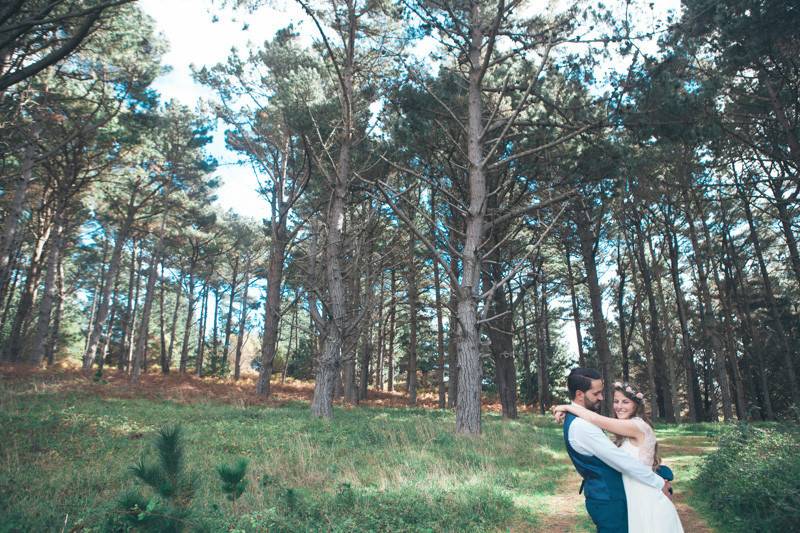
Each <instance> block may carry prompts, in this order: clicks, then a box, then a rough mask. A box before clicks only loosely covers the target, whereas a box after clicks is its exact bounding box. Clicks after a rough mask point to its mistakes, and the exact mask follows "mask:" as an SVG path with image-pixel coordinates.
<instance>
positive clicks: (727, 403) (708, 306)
mask: <svg viewBox="0 0 800 533" xmlns="http://www.w3.org/2000/svg"><path fill="white" fill-rule="evenodd" d="M686 207H687V208H686V211H685V215H686V220H687V222H688V223H689V236H690V239H691V241H692V248H693V249H694V253H695V267H696V268H697V282H698V289H699V293H700V298H701V301H702V311H701V313H700V326H701V328H702V330H703V334H704V337H705V339H706V342H707V343H709V344H710V347H711V351H712V353H713V354H714V366H715V370H716V376H717V383H718V384H719V387H720V392H721V396H722V413H723V417H724V418H725V421H730V420H733V401H732V398H731V389H730V382H729V380H728V372H727V368H726V357H725V352H724V350H723V347H722V343H721V342H720V334H719V324H718V322H717V318H716V314H715V313H714V310H713V307H712V306H713V303H712V300H711V291H710V289H709V287H708V273H707V271H706V269H705V252H704V251H703V250H702V249H701V248H700V242H699V239H698V236H697V229H696V228H695V220H694V216H693V214H692V213H691V211H692V208H691V206H690V205H689V203H688V198H687V206H686ZM707 244H710V243H707Z"/></svg>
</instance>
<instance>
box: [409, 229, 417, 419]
mask: <svg viewBox="0 0 800 533" xmlns="http://www.w3.org/2000/svg"><path fill="white" fill-rule="evenodd" d="M409 249H410V250H412V252H411V254H409V257H410V261H409V263H408V265H407V268H406V290H407V291H408V329H409V339H408V377H407V378H406V385H407V388H408V404H409V405H416V404H417V326H418V324H417V321H418V319H419V317H418V315H417V313H418V308H419V288H418V287H417V276H416V265H415V264H414V259H413V250H414V243H413V239H412V242H411V246H410V247H409Z"/></svg>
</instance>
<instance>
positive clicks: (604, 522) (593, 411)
mask: <svg viewBox="0 0 800 533" xmlns="http://www.w3.org/2000/svg"><path fill="white" fill-rule="evenodd" d="M567 389H568V390H569V396H570V399H571V400H572V403H570V404H568V405H559V406H556V407H554V408H553V412H554V413H555V415H556V418H557V419H559V420H563V422H564V442H565V444H566V446H567V453H568V454H569V457H570V459H572V463H573V464H574V465H575V469H576V470H577V471H578V473H579V474H580V475H581V477H583V483H582V485H581V490H582V491H583V493H584V495H585V497H586V510H587V511H589V516H591V518H592V521H593V522H594V523H595V525H596V526H597V531H598V533H682V532H683V527H682V526H681V521H680V518H679V517H678V513H677V511H676V510H675V506H674V505H673V504H672V489H671V485H670V482H669V480H670V479H672V472H671V471H670V470H669V469H668V468H666V467H663V466H660V459H659V458H658V455H657V443H656V437H655V433H654V431H653V428H652V426H651V425H650V423H649V421H648V420H647V418H646V415H645V413H644V395H643V394H642V393H640V392H637V391H636V389H635V388H633V387H632V386H630V385H628V384H627V383H619V382H618V383H615V384H614V414H615V415H616V417H615V418H609V417H606V416H602V415H600V413H599V410H600V404H601V402H602V400H603V380H602V378H601V376H600V373H599V372H597V371H596V370H592V369H589V368H575V369H573V370H572V372H570V374H569V376H568V377H567ZM603 430H606V431H608V432H609V433H611V434H613V436H614V439H615V440H614V442H612V441H611V440H609V438H608V437H606V435H605V433H603ZM657 472H658V473H657ZM662 476H663V477H662Z"/></svg>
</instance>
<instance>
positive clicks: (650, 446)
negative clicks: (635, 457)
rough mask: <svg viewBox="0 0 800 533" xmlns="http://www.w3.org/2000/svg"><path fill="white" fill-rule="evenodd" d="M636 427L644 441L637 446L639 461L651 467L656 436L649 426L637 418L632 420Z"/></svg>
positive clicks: (654, 453)
mask: <svg viewBox="0 0 800 533" xmlns="http://www.w3.org/2000/svg"><path fill="white" fill-rule="evenodd" d="M631 420H633V423H634V424H636V427H638V428H639V430H641V432H642V434H643V435H644V439H643V440H642V442H641V444H639V459H640V460H641V461H642V462H643V463H644V464H646V465H648V466H651V465H652V464H653V461H654V459H655V455H656V434H655V432H654V431H653V428H651V427H650V424H648V423H647V422H645V421H644V420H642V419H641V418H639V417H638V416H637V417H635V418H632V419H631Z"/></svg>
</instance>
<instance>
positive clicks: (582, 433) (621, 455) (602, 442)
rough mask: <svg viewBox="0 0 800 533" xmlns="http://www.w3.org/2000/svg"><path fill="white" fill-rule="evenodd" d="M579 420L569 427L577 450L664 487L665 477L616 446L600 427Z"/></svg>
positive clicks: (627, 473) (659, 487) (642, 480)
mask: <svg viewBox="0 0 800 533" xmlns="http://www.w3.org/2000/svg"><path fill="white" fill-rule="evenodd" d="M579 420H580V419H576V420H575V421H574V422H573V423H572V425H571V426H570V428H569V443H570V445H571V446H572V447H573V448H574V449H575V451H577V452H578V453H583V454H584V455H593V456H595V457H597V458H598V459H600V460H601V461H603V462H604V463H605V464H607V465H608V466H610V467H611V468H613V469H614V470H616V471H617V472H621V473H623V474H626V475H628V476H630V477H632V478H633V479H635V480H637V481H640V482H642V483H644V484H645V485H650V486H651V487H653V488H656V489H658V490H662V489H663V487H664V479H662V478H661V477H660V476H659V475H657V474H656V473H655V472H653V470H652V469H650V468H648V467H647V466H645V465H644V464H642V463H641V461H639V460H638V459H636V458H634V457H631V456H630V455H628V454H627V453H625V452H623V451H622V450H620V449H619V448H617V447H616V446H614V444H613V443H612V442H611V441H610V440H609V439H608V437H606V435H605V433H603V430H601V429H600V428H599V427H597V426H594V425H592V424H589V423H588V422H586V421H585V420H581V421H580V422H579Z"/></svg>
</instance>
